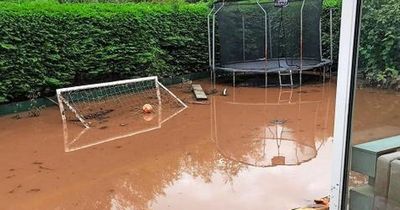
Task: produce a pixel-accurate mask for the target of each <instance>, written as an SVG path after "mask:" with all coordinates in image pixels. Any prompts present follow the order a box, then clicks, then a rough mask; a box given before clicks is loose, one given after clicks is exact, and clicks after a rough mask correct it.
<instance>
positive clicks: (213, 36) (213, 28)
mask: <svg viewBox="0 0 400 210" xmlns="http://www.w3.org/2000/svg"><path fill="white" fill-rule="evenodd" d="M215 14H216V12H215V13H214V14H213V19H212V21H213V22H212V72H213V73H212V74H213V81H212V86H213V89H215V81H216V80H215V77H216V75H215Z"/></svg>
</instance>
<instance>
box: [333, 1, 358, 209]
mask: <svg viewBox="0 0 400 210" xmlns="http://www.w3.org/2000/svg"><path fill="white" fill-rule="evenodd" d="M360 8H361V0H343V2H342V14H341V28H340V45H339V64H338V77H337V90H336V108H335V125H334V143H333V162H332V182H331V203H330V209H331V210H339V209H345V208H343V207H344V206H343V205H346V204H345V203H343V201H344V197H345V196H346V192H345V190H346V186H345V185H346V179H347V166H348V163H347V161H348V158H347V157H348V155H349V153H348V151H349V148H348V147H349V140H350V139H349V136H350V133H349V132H350V131H351V129H349V128H351V121H350V120H351V115H352V106H353V100H352V97H353V94H354V84H355V78H356V77H355V76H356V75H355V69H356V68H357V57H358V56H357V54H356V53H357V49H358V48H357V47H358V37H357V36H358V31H359V23H358V21H359V18H360V15H361V13H360Z"/></svg>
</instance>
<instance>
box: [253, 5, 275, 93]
mask: <svg viewBox="0 0 400 210" xmlns="http://www.w3.org/2000/svg"><path fill="white" fill-rule="evenodd" d="M257 4H258V6H259V7H260V8H261V10H262V11H263V12H264V42H265V49H264V57H265V58H264V59H265V87H268V75H267V74H268V73H267V64H268V63H267V62H268V59H267V58H268V17H267V11H265V9H264V8H263V7H262V6H261V4H260V2H259V1H258V0H257ZM271 57H272V56H271Z"/></svg>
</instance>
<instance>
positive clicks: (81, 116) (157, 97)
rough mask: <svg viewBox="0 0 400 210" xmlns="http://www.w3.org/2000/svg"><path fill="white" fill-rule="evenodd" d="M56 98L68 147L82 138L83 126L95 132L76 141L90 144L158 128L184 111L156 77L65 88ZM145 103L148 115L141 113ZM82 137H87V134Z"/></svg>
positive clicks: (176, 99)
mask: <svg viewBox="0 0 400 210" xmlns="http://www.w3.org/2000/svg"><path fill="white" fill-rule="evenodd" d="M57 96H58V99H59V103H60V110H61V114H62V116H63V123H64V130H65V132H67V133H69V135H67V137H66V142H67V143H68V144H71V142H72V143H76V142H77V139H79V138H82V135H81V134H77V133H79V132H78V131H77V130H81V129H82V128H84V127H87V128H91V129H92V130H93V129H94V130H97V132H96V134H93V135H92V136H90V137H86V140H79V141H80V142H81V144H94V143H95V142H96V141H97V142H99V141H100V140H99V139H103V140H104V139H110V138H113V139H115V138H116V137H118V136H127V135H130V134H132V135H133V134H136V133H142V132H145V131H148V130H152V129H156V128H160V127H161V124H162V123H163V122H165V121H166V120H168V119H170V118H171V117H173V116H175V115H176V114H177V113H179V112H180V111H182V110H183V109H185V108H186V105H185V104H184V103H183V102H182V101H180V100H179V99H178V98H177V97H176V96H175V95H174V94H173V93H172V92H170V91H169V90H168V89H167V88H165V87H164V86H163V85H162V84H161V83H159V82H158V80H157V78H156V77H148V78H140V79H133V80H125V81H116V82H111V83H100V84H95V85H88V86H78V87H72V88H65V89H60V90H58V91H57ZM146 104H148V105H150V108H151V109H150V111H149V112H145V111H144V110H143V106H144V105H146ZM148 105H147V106H148ZM91 132H92V133H93V131H91ZM101 132H103V133H104V134H99V133H101ZM71 133H75V134H74V135H71ZM85 135H86V136H88V134H87V132H86V134H85ZM94 135H95V136H94ZM68 136H69V137H68ZM103 140H101V141H100V142H102V141H103ZM82 142H86V143H82ZM81 146H83V145H81Z"/></svg>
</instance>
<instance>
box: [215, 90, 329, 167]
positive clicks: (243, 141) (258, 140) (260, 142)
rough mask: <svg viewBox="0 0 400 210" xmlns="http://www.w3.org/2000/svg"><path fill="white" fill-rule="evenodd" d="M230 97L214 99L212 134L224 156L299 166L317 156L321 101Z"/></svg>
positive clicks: (260, 164)
mask: <svg viewBox="0 0 400 210" xmlns="http://www.w3.org/2000/svg"><path fill="white" fill-rule="evenodd" d="M280 93H281V92H280ZM241 95H242V94H241ZM299 95H300V94H299ZM239 98H240V97H239ZM230 99H231V98H221V97H214V98H213V112H214V113H213V123H212V126H213V127H212V132H213V134H212V136H213V139H214V140H215V143H216V146H217V150H218V152H219V153H220V154H221V155H223V156H224V157H225V158H228V159H231V160H234V161H237V162H240V163H243V164H246V165H251V166H256V167H271V166H279V165H299V164H302V163H304V162H307V161H310V160H312V159H313V158H315V157H316V156H317V153H318V149H319V146H321V145H322V143H321V145H318V146H317V143H316V142H315V141H316V127H317V113H318V108H319V105H320V101H301V100H297V101H291V102H290V103H289V102H286V103H272V102H270V103H261V102H254V103H251V102H249V100H247V101H246V99H243V101H244V103H240V102H238V101H237V100H236V101H231V100H230ZM278 100H279V99H278Z"/></svg>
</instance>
